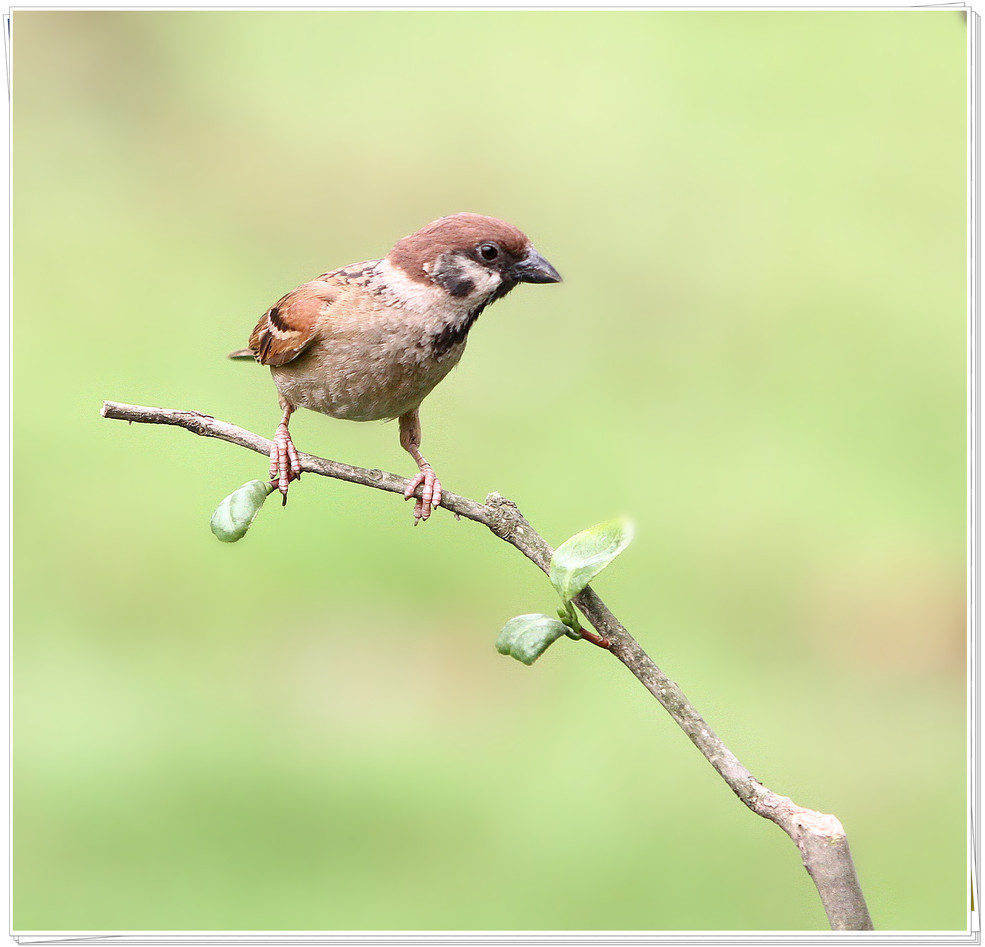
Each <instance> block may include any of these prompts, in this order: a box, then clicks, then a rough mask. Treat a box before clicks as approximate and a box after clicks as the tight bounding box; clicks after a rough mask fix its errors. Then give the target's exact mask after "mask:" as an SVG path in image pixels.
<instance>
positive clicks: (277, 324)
mask: <svg viewBox="0 0 985 947" xmlns="http://www.w3.org/2000/svg"><path fill="white" fill-rule="evenodd" d="M341 291H342V286H341V285H340V284H339V283H338V282H335V281H329V280H325V279H316V280H311V282H308V283H304V284H303V285H301V286H299V287H298V288H297V289H294V290H292V291H291V292H289V293H288V294H287V295H286V296H284V297H283V298H281V299H280V300H278V301H277V302H276V303H275V304H274V305H273V306H271V307H270V308H269V309H268V310H267V311H266V312H265V313H264V314H263V315H262V316H261V317H260V321H259V322H258V323H257V324H256V328H255V329H254V330H253V334H252V335H251V336H250V349H251V350H252V351H253V352H254V353H256V360H257V361H258V362H259V363H260V364H261V365H284V364H286V363H287V362H289V361H291V359H294V358H297V357H298V356H299V355H300V354H301V353H302V352H303V351H304V350H305V349H306V348H308V346H309V345H311V343H312V342H314V341H315V338H316V336H317V328H318V324H319V320H320V319H321V317H322V316H323V315H324V313H325V310H326V309H327V308H328V307H329V306H331V305H332V303H334V302H335V300H336V299H338V297H339V294H340V292H341Z"/></svg>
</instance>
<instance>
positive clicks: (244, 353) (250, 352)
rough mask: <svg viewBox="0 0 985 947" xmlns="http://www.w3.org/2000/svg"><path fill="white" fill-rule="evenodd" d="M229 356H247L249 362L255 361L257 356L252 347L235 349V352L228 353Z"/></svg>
mask: <svg viewBox="0 0 985 947" xmlns="http://www.w3.org/2000/svg"><path fill="white" fill-rule="evenodd" d="M228 357H229V358H248V359H249V360H250V361H251V362H255V361H256V358H257V353H256V352H254V351H253V349H236V351H235V352H230V353H229V356H228Z"/></svg>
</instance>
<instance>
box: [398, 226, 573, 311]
mask: <svg viewBox="0 0 985 947" xmlns="http://www.w3.org/2000/svg"><path fill="white" fill-rule="evenodd" d="M387 260H388V261H389V262H390V264H391V265H393V266H394V267H396V268H398V269H399V270H401V271H402V272H403V273H404V274H405V275H406V276H407V277H408V278H409V279H411V280H413V281H416V282H418V283H425V284H431V285H433V286H439V287H441V288H442V289H443V290H444V291H445V292H446V293H447V294H448V295H449V296H451V297H453V298H454V299H455V300H456V301H459V302H460V303H461V304H462V308H464V309H469V310H472V311H473V312H474V313H475V315H478V313H479V312H480V311H481V310H482V309H483V308H484V307H485V306H488V305H489V303H491V302H494V301H495V300H497V299H501V298H502V297H503V296H505V295H506V294H507V293H508V292H509V291H510V290H511V289H513V287H514V286H516V285H517V284H518V283H559V282H560V281H561V276H560V275H559V274H558V271H557V270H555V269H554V267H553V266H551V264H550V263H548V262H547V260H545V259H544V258H543V257H542V256H541V255H540V254H539V253H538V252H537V251H536V250H535V249H534V248H533V245H532V244H531V243H530V241H529V240H528V239H527V237H526V236H525V235H524V234H523V233H522V232H521V231H519V230H517V228H516V227H514V226H513V225H512V224H508V223H506V222H505V221H502V220H497V219H496V218H495V217H484V216H483V215H482V214H452V215H451V216H450V217H440V218H439V219H438V220H435V221H432V222H431V223H430V224H428V225H427V226H426V227H423V228H422V229H421V230H418V231H417V232H416V233H412V234H411V235H410V236H408V237H404V238H403V239H402V240H400V241H399V242H398V243H397V245H396V246H395V247H394V248H393V249H392V250H391V251H390V253H389V254H388V255H387Z"/></svg>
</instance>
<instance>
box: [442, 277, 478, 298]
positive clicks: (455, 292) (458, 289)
mask: <svg viewBox="0 0 985 947" xmlns="http://www.w3.org/2000/svg"><path fill="white" fill-rule="evenodd" d="M445 289H447V290H448V292H449V293H450V294H451V295H452V296H468V294H469V293H471V292H472V290H473V289H475V283H473V282H472V280H470V279H469V278H468V277H467V276H459V277H456V278H454V279H450V280H449V281H448V282H447V283H445Z"/></svg>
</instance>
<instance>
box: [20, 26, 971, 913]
mask: <svg viewBox="0 0 985 947" xmlns="http://www.w3.org/2000/svg"><path fill="white" fill-rule="evenodd" d="M13 35H14V106H13V108H14V118H13V122H14V124H13V127H14V148H13V162H14V190H13V207H14V230H13V234H14V243H13V265H14V312H15V319H14V326H13V344H14V389H13V391H14V409H15V416H14V447H15V460H14V476H15V493H14V504H15V505H14V523H15V539H14V552H15V564H14V573H13V574H14V628H15V637H14V764H15V770H14V817H13V828H14V845H15V858H14V926H15V928H16V929H18V930H22V931H27V930H38V931H41V930H43V931H49V930H91V929H101V930H172V929H187V930H212V929H216V930H264V929H271V930H336V929H359V930H364V929H402V930H416V929H562V930H563V929H613V930H617V929H640V930H663V929H671V930H672V929H681V930H690V929H737V930H741V929H824V928H825V927H826V922H825V918H824V914H823V912H822V909H821V907H820V904H819V901H818V899H817V897H816V894H815V892H814V889H813V886H812V884H811V882H810V880H809V878H808V876H807V874H806V872H805V871H804V870H803V868H802V867H801V864H800V858H799V855H798V853H797V851H796V849H795V848H794V846H793V845H792V844H791V843H790V841H789V840H788V839H787V838H786V836H784V835H783V834H782V833H781V832H780V831H779V830H778V829H776V828H775V827H774V826H772V825H770V824H768V823H766V822H764V821H762V820H760V819H758V818H756V817H755V816H753V815H751V814H750V813H749V812H748V811H746V810H745V808H744V807H743V806H742V805H741V804H740V803H739V802H738V801H737V800H736V799H735V798H734V797H733V796H732V794H731V792H730V791H729V790H728V789H727V788H726V787H725V785H724V784H723V783H722V782H721V781H720V780H719V779H718V777H717V776H716V775H715V774H714V773H713V771H712V770H711V769H710V768H709V766H708V764H707V763H706V762H705V761H704V760H703V759H702V758H701V757H700V756H699V754H698V753H697V752H696V751H695V750H694V749H693V747H692V746H691V745H690V743H689V742H688V741H687V740H686V738H685V737H684V736H683V734H682V733H681V732H680V731H679V730H678V729H677V727H676V726H675V725H674V724H673V722H672V721H671V720H670V718H669V717H667V716H666V714H664V713H663V711H662V710H661V709H660V708H659V706H658V705H656V703H655V702H654V701H653V700H652V699H651V698H650V697H649V696H648V695H647V694H646V692H645V691H644V690H643V688H642V687H640V686H639V684H638V683H637V682H636V681H635V680H633V679H632V677H631V676H630V675H629V674H628V673H627V672H626V671H625V670H624V669H623V668H622V666H621V665H619V664H618V662H616V661H613V660H607V659H605V657H604V656H603V655H602V654H601V653H600V652H599V651H597V650H596V649H594V648H591V647H589V646H587V645H580V644H576V643H574V642H571V641H568V640H562V641H561V642H559V643H558V644H557V645H556V646H555V647H554V648H553V649H551V651H549V652H548V653H547V655H545V657H544V658H543V659H541V661H540V662H539V663H538V664H537V665H535V666H534V667H533V668H529V669H528V668H525V667H523V666H521V665H519V664H518V663H516V662H514V661H511V660H509V659H507V658H504V657H501V656H499V655H497V654H496V652H495V650H494V648H493V642H494V639H495V637H496V634H497V632H498V631H499V628H500V627H501V625H502V624H503V623H504V622H505V621H506V620H507V619H508V618H510V617H511V616H513V615H516V614H519V613H522V612H528V611H550V610H551V609H552V608H553V607H554V602H553V592H552V590H551V588H550V586H549V584H548V583H547V581H546V578H545V577H543V576H542V575H540V574H539V573H538V572H537V571H536V570H535V569H534V568H533V567H532V566H530V565H529V564H528V563H527V562H526V561H525V560H523V559H522V558H521V557H520V556H519V555H518V554H517V553H516V552H515V551H514V550H512V549H511V548H509V547H508V546H506V545H505V544H503V543H500V542H498V541H497V540H495V539H494V538H493V537H492V536H491V535H489V534H488V533H487V532H485V531H484V530H483V529H481V528H480V527H477V526H475V525H474V524H470V523H467V522H465V521H462V522H456V521H455V520H454V519H453V518H452V517H451V516H449V515H447V514H441V513H440V512H439V513H438V514H437V515H436V516H435V517H434V518H433V519H432V520H431V521H430V522H429V523H428V524H427V525H426V526H424V527H422V528H418V529H413V528H412V527H411V522H412V518H411V510H410V507H409V505H406V504H404V503H403V502H402V501H401V500H400V499H398V498H396V497H394V496H391V495H388V494H382V493H377V492H375V491H371V490H367V489H364V488H359V487H355V486H351V485H347V484H343V483H338V482H333V481H322V480H318V479H317V478H313V477H312V478H305V480H304V481H303V482H302V483H301V484H299V485H297V486H295V487H294V488H293V489H292V501H291V503H290V505H289V506H288V508H287V509H286V511H282V510H281V509H280V508H278V507H277V506H276V505H275V504H273V503H271V504H269V505H268V506H267V507H266V508H265V509H264V511H263V513H262V514H261V516H260V518H259V519H258V521H257V523H256V525H255V526H254V529H253V530H252V532H251V533H250V535H249V536H248V537H247V539H246V540H245V541H243V542H242V543H240V544H239V545H237V546H232V547H228V546H223V545H220V544H219V543H218V542H216V541H215V539H214V538H213V537H212V535H211V534H210V533H209V529H208V521H209V516H210V514H211V511H212V509H213V507H214V506H215V504H216V503H217V502H218V500H219V499H220V498H221V497H223V496H224V495H225V494H226V493H228V492H229V491H230V490H231V489H233V488H234V487H236V486H238V485H239V484H241V483H242V482H244V481H245V480H249V479H252V478H254V477H258V476H262V475H263V474H264V471H265V468H266V464H265V462H264V460H263V459H262V458H260V457H259V456H257V455H254V454H251V453H248V452H246V451H243V450H241V449H237V448H233V447H230V446H228V445H225V444H221V443H219V442H213V441H206V440H202V439H198V438H194V437H192V436H190V435H189V434H188V433H186V432H184V431H179V430H176V429H169V428H159V427H149V426H143V425H133V426H127V425H124V424H122V423H120V422H116V421H106V420H102V419H101V418H100V417H99V407H100V403H101V401H102V400H103V399H104V398H108V399H113V400H119V401H129V402H134V403H137V404H150V405H159V406H165V407H175V408H192V409H197V410H200V411H204V412H207V413H210V414H213V415H215V416H217V417H220V418H223V419H225V420H229V421H232V422H235V423H238V424H241V425H244V426H246V427H248V428H251V429H252V430H255V431H258V432H260V433H262V434H264V435H265V436H270V435H271V434H272V433H273V430H274V427H275V425H276V423H277V421H278V419H279V411H278V408H277V403H276V395H275V392H274V388H273V385H272V383H271V381H270V379H269V376H268V373H267V372H266V371H265V370H263V369H260V368H255V367H253V366H250V365H247V364H242V363H233V362H229V361H227V360H225V358H224V356H225V354H226V353H227V352H228V351H230V350H231V349H233V348H236V347H239V346H241V345H243V344H244V343H245V341H246V339H247V337H248V335H249V332H250V330H251V328H252V327H253V325H254V322H255V321H256V319H257V317H258V316H259V315H260V314H261V313H262V312H263V310H264V309H265V308H266V307H267V306H268V305H270V304H271V303H272V302H273V301H275V300H276V299H277V298H278V297H279V296H280V295H281V294H282V293H284V292H286V291H287V290H289V289H291V288H292V287H293V286H295V285H296V284H297V283H299V282H301V281H303V280H305V279H308V278H310V277H312V276H314V275H315V274H318V273H320V272H323V271H324V270H326V269H328V268H331V267H335V266H338V265H341V264H344V263H348V262H353V261H357V260H362V259H366V258H372V257H377V256H380V255H382V254H384V253H385V252H386V251H387V249H388V248H389V247H390V246H391V245H392V244H393V243H394V242H395V241H396V240H397V239H398V238H399V237H401V236H403V235H404V234H406V233H409V232H411V231H413V230H416V229H417V228H418V227H420V226H422V225H423V224H424V223H426V222H427V221H429V220H431V219H433V218H435V217H437V216H440V215H442V214H447V213H453V212H456V211H459V210H471V211H477V212H481V213H487V214H492V215H495V216H498V217H502V218H505V219H506V220H509V221H511V222H513V223H515V224H517V225H518V226H519V227H520V228H521V229H523V230H525V231H526V232H527V233H528V234H529V235H530V237H531V239H532V240H533V242H534V244H535V245H536V247H537V248H538V249H539V250H540V251H541V252H542V253H543V254H544V255H545V256H546V257H547V258H548V259H549V260H550V261H551V262H552V263H554V264H555V266H557V268H558V269H559V270H560V271H561V273H562V274H563V275H564V277H565V282H564V283H563V284H562V285H560V286H555V287H521V288H520V289H519V290H517V291H516V292H515V293H514V294H512V295H511V296H510V297H509V299H508V300H506V301H505V302H502V303H500V304H499V305H497V306H495V307H494V308H492V309H490V310H489V311H487V312H486V313H485V314H484V315H483V317H482V318H481V320H480V321H479V323H478V324H477V326H476V328H475V329H474V330H473V332H472V335H471V339H470V346H469V351H468V352H467V353H466V355H465V358H464V359H463V361H462V364H461V365H460V367H459V368H458V370H457V371H455V372H454V373H453V374H452V375H451V376H450V377H449V378H448V379H447V380H446V381H445V382H444V383H443V384H442V385H440V386H439V387H438V389H437V390H436V391H435V392H434V394H433V395H432V396H431V397H430V398H429V399H428V400H427V401H426V402H425V404H424V408H423V410H422V421H423V426H424V451H425V454H426V455H427V457H428V458H429V459H430V460H431V461H432V463H433V464H434V465H435V468H436V469H437V471H438V473H439V474H440V476H441V478H442V480H443V481H444V483H445V486H446V487H447V488H448V489H450V490H453V491H454V492H456V493H463V494H466V495H469V496H473V497H477V498H480V499H481V498H482V497H484V496H485V494H486V493H487V492H489V491H491V490H498V491H499V492H501V493H503V494H504V495H506V496H509V497H511V498H513V499H514V500H515V501H516V502H517V503H518V504H519V506H520V508H521V509H522V510H523V511H524V513H525V514H526V515H527V516H528V517H529V519H530V520H531V522H532V523H533V524H534V526H535V527H536V528H537V529H538V530H540V531H541V532H542V533H543V535H544V536H545V537H546V538H547V539H548V540H549V541H551V542H553V543H554V544H557V543H559V542H560V541H561V540H563V539H564V538H566V537H567V536H568V535H570V534H571V533H573V532H575V531H577V530H579V529H582V528H584V527H586V526H589V525H591V524H593V523H596V522H598V521H600V520H602V519H606V518H608V517H610V516H612V515H617V514H623V513H625V514H628V515H630V516H631V517H632V518H633V519H634V520H635V522H636V524H637V539H636V542H635V543H634V545H633V546H632V547H631V548H630V549H629V550H628V551H627V552H626V553H625V554H624V555H623V556H622V557H621V558H620V560H619V562H618V563H617V564H616V565H615V566H613V567H612V568H611V569H610V570H609V571H608V572H607V573H606V574H605V575H604V576H602V577H601V578H600V579H599V580H598V581H597V582H596V584H595V587H596V589H597V590H598V591H599V592H600V593H601V594H602V595H603V596H604V598H605V599H606V601H607V602H608V603H609V604H610V606H611V607H612V608H613V609H614V611H615V612H616V613H617V614H618V615H619V617H620V618H621V619H622V620H623V621H624V622H625V623H626V625H627V626H628V627H629V628H630V630H631V631H633V632H634V634H636V635H637V636H638V637H639V639H640V640H641V642H642V643H643V645H644V647H646V648H647V649H648V651H649V652H650V653H651V654H652V655H653V657H654V658H655V660H656V661H657V662H658V664H660V665H661V666H662V667H663V668H664V669H665V670H666V671H667V673H668V674H670V676H671V677H673V678H674V679H676V680H677V681H678V682H679V683H680V684H681V685H682V686H683V688H684V690H685V691H686V692H687V694H688V695H689V697H690V698H691V699H692V701H693V702H694V703H695V705H696V706H697V708H698V709H699V710H700V711H701V712H702V713H703V714H704V715H705V716H706V718H707V719H708V721H709V722H710V723H711V725H712V726H713V727H714V728H715V729H716V730H717V731H718V732H719V733H720V735H721V736H722V737H723V738H724V739H725V741H726V742H727V743H728V744H729V745H730V747H731V748H732V749H733V750H734V751H735V752H736V753H737V754H738V756H739V757H740V758H741V759H742V760H743V762H745V763H746V765H748V766H749V768H750V769H751V770H752V771H753V772H754V773H755V774H756V775H757V777H759V778H760V779H762V780H763V781H764V782H765V783H766V784H767V785H769V786H770V787H771V788H773V789H775V790H777V791H778V792H781V793H784V794H787V795H790V796H792V797H793V798H794V799H795V800H796V801H797V802H799V803H801V804H803V805H808V806H811V807H814V808H818V809H821V810H824V811H829V812H834V813H836V814H837V815H838V816H839V817H840V819H841V820H842V822H843V823H844V824H845V826H846V828H847V830H848V833H849V838H850V840H851V845H852V850H853V853H854V855H855V859H856V863H857V867H858V870H859V874H860V878H861V881H862V884H863V886H864V888H865V891H866V893H867V896H868V899H869V905H870V908H871V910H872V914H873V917H874V920H875V923H876V925H877V927H879V928H882V929H962V928H964V926H965V924H966V923H967V922H966V914H965V905H966V894H967V870H966V854H965V852H966V849H965V838H966V815H967V801H966V776H965V771H966V724H965V719H966V712H965V703H966V702H965V678H966V675H965V656H966V649H965V359H966V341H965V337H966V327H965V276H966V262H965V261H966V245H965V207H966V189H965V161H966V158H965V115H966V101H965V98H966V93H965V48H966V24H965V15H964V13H961V12H958V11H953V10H950V11H916V10H913V11H887V12H861V11H839V12H836V11H829V12H824V11H816V12H801V11H784V12H779V11H777V12H697V11H695V12H656V11H654V12H522V11H520V12H283V13H278V12H252V11H244V12H225V13H223V12H40V11H17V12H15V13H14V16H13ZM292 431H293V433H294V437H295V440H296V441H297V443H298V445H299V448H300V449H301V450H305V451H309V452H313V453H319V454H323V455H325V456H329V457H333V458H336V459H339V460H344V461H348V462H350V463H355V464H361V465H365V466H370V467H382V468H385V469H389V470H393V471H396V472H399V473H401V474H403V475H409V474H410V473H412V472H413V463H412V461H411V460H410V458H409V457H407V455H406V454H405V453H404V452H403V451H402V450H401V449H400V447H399V444H398V440H397V431H396V425H394V424H389V425H386V424H351V423H343V422H339V421H333V420H331V419H327V418H324V417H321V416H319V415H314V414H310V413H307V412H301V413H299V414H298V416H296V418H295V420H294V422H293V423H292Z"/></svg>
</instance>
